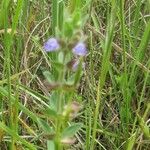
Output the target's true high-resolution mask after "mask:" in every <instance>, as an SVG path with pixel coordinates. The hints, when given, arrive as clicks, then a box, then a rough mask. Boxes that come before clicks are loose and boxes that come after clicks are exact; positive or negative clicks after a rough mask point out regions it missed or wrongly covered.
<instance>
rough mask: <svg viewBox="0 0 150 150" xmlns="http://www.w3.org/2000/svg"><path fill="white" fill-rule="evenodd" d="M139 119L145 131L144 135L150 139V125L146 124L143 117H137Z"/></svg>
mask: <svg viewBox="0 0 150 150" xmlns="http://www.w3.org/2000/svg"><path fill="white" fill-rule="evenodd" d="M137 117H138V121H139V125H140V128H141V130H142V131H143V133H144V135H145V136H146V137H147V138H149V139H150V131H149V127H148V125H147V124H146V122H145V121H144V119H143V118H142V117H140V116H139V115H137Z"/></svg>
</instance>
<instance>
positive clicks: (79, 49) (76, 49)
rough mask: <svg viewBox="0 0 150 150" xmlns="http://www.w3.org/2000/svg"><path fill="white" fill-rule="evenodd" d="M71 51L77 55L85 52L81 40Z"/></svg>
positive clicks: (82, 54) (83, 54)
mask: <svg viewBox="0 0 150 150" xmlns="http://www.w3.org/2000/svg"><path fill="white" fill-rule="evenodd" d="M73 53H74V54H76V55H79V56H85V55H86V54H87V49H86V46H85V44H84V43H83V42H79V43H78V44H77V45H76V46H75V47H74V48H73Z"/></svg>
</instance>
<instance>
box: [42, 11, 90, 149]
mask: <svg viewBox="0 0 150 150" xmlns="http://www.w3.org/2000/svg"><path fill="white" fill-rule="evenodd" d="M65 13H66V14H67V15H68V17H66V18H65V20H64V21H63V25H62V28H61V29H60V28H59V26H56V28H55V30H56V31H57V32H56V33H57V34H55V36H51V37H50V38H48V39H47V40H46V41H45V43H44V44H43V51H44V52H45V53H46V54H47V56H48V58H49V60H50V63H51V65H52V67H51V69H50V70H46V71H44V72H43V74H44V76H45V78H46V80H47V82H48V87H49V89H51V91H50V97H49V107H47V108H44V109H43V113H44V115H46V116H48V120H49V119H53V121H54V125H53V127H48V126H49V125H47V127H48V128H49V131H50V132H49V133H47V134H49V135H51V134H52V135H53V136H52V139H48V144H49V145H51V146H52V145H53V146H54V147H55V149H59V150H61V149H63V147H64V146H65V145H66V144H67V145H68V144H73V143H74V142H75V134H76V133H77V132H78V131H79V130H80V129H81V127H82V124H81V123H74V122H73V119H74V118H75V117H76V115H77V114H78V112H79V111H80V109H81V103H80V102H79V101H78V99H77V96H76V95H77V89H78V86H79V82H80V78H81V76H82V73H83V70H84V67H85V63H84V60H85V57H86V55H87V53H88V50H87V46H86V43H85V36H84V34H83V32H82V26H83V24H81V11H73V12H70V11H68V10H67V11H66V12H65ZM53 54H54V55H53ZM53 56H54V57H53ZM40 124H43V121H40ZM44 124H45V122H44ZM42 126H43V127H44V125H42ZM44 128H45V127H44Z"/></svg>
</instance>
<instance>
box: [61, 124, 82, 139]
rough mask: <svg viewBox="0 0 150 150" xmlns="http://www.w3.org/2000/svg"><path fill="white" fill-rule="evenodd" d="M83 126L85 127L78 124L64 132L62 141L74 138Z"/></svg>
mask: <svg viewBox="0 0 150 150" xmlns="http://www.w3.org/2000/svg"><path fill="white" fill-rule="evenodd" d="M82 126H83V125H82V124H81V123H76V124H73V125H71V126H69V127H68V128H66V129H65V130H64V131H63V132H62V139H63V138H69V137H73V136H74V135H75V134H76V133H77V132H78V131H79V130H80V129H81V128H82Z"/></svg>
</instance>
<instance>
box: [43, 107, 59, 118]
mask: <svg viewBox="0 0 150 150" xmlns="http://www.w3.org/2000/svg"><path fill="white" fill-rule="evenodd" d="M43 113H44V114H45V115H47V116H48V117H52V118H56V117H58V114H57V112H56V111H55V110H53V109H51V108H46V109H45V110H43Z"/></svg>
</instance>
